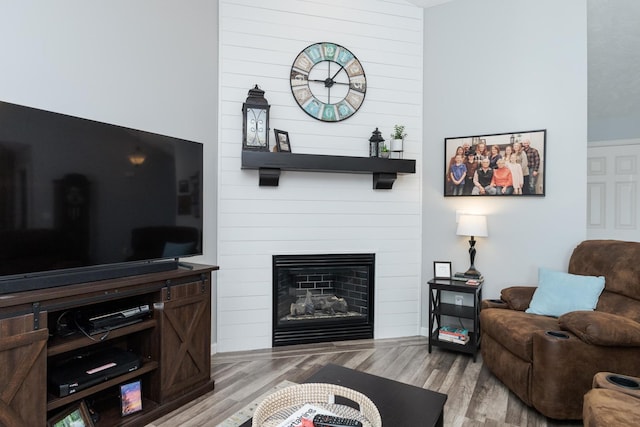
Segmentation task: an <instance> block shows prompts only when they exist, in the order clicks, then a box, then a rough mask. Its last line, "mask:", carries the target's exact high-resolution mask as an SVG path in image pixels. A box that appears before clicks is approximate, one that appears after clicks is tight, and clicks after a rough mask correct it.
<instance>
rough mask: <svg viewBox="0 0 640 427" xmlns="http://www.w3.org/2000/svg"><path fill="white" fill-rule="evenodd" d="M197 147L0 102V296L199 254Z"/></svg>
mask: <svg viewBox="0 0 640 427" xmlns="http://www.w3.org/2000/svg"><path fill="white" fill-rule="evenodd" d="M202 170H203V148H202V144H200V143H197V142H193V141H187V140H184V139H179V138H174V137H170V136H164V135H159V134H155V133H152V132H145V131H142V130H135V129H130V128H126V127H122V126H116V125H112V124H107V123H100V122H97V121H93V120H88V119H83V118H78V117H72V116H69V115H65V114H60V113H54V112H49V111H44V110H40V109H36V108H30V107H26V106H20V105H16V104H11V103H7V102H0V294H6V293H13V292H20V291H26V290H34V289H42V288H48V287H54V286H63V285H66V284H72V283H80V282H85V281H93V280H103V279H107V278H114V277H122V276H127V275H134V274H142V273H146V272H152V271H163V270H168V269H174V268H178V264H179V258H182V257H188V256H193V255H200V254H202V230H203V219H202V195H203V192H202V187H203V186H202Z"/></svg>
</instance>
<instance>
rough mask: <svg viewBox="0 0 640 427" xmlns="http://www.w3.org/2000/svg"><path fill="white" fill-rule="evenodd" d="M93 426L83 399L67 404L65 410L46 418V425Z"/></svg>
mask: <svg viewBox="0 0 640 427" xmlns="http://www.w3.org/2000/svg"><path fill="white" fill-rule="evenodd" d="M69 426H74V427H93V421H92V419H91V414H90V413H89V409H88V408H87V404H86V403H84V400H81V401H80V402H78V403H76V404H74V405H71V406H69V407H68V408H67V409H66V410H64V411H62V412H60V413H58V414H56V415H54V416H53V417H51V418H49V420H47V427H69Z"/></svg>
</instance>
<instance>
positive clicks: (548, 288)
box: [525, 268, 604, 317]
mask: <svg viewBox="0 0 640 427" xmlns="http://www.w3.org/2000/svg"><path fill="white" fill-rule="evenodd" d="M603 289H604V277H603V276H598V277H595V276H580V275H576V274H568V273H562V272H559V271H551V270H547V269H545V268H540V270H539V272H538V288H537V289H536V291H535V292H534V293H533V298H532V299H531V304H529V308H528V309H526V310H525V312H527V313H531V314H542V315H545V316H555V317H559V316H562V315H563V314H565V313H568V312H570V311H576V310H594V309H595V308H596V305H597V304H598V298H599V297H600V294H601V293H602V290H603Z"/></svg>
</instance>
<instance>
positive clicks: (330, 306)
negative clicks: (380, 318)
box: [273, 254, 375, 347]
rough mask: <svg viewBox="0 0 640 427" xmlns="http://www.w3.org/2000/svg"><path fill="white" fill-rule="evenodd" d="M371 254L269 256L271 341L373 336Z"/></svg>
mask: <svg viewBox="0 0 640 427" xmlns="http://www.w3.org/2000/svg"><path fill="white" fill-rule="evenodd" d="M374 267H375V254H322V255H274V256H273V346H274V347H275V346H282V345H292V344H305V343H318V342H328V341H344V340H353V339H365V338H373V297H374V277H375V275H374Z"/></svg>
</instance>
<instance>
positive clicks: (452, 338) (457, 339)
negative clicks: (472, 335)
mask: <svg viewBox="0 0 640 427" xmlns="http://www.w3.org/2000/svg"><path fill="white" fill-rule="evenodd" d="M438 339H439V340H440V341H446V342H452V343H455V344H461V345H465V344H466V343H467V342H469V337H464V338H463V337H455V336H453V335H449V334H438Z"/></svg>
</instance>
